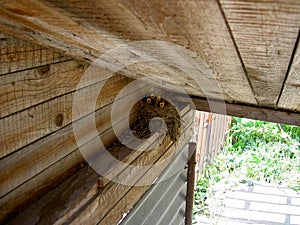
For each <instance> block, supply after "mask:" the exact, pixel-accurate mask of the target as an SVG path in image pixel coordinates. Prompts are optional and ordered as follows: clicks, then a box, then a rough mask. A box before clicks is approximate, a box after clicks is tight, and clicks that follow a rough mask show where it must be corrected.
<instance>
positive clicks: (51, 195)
mask: <svg viewBox="0 0 300 225" xmlns="http://www.w3.org/2000/svg"><path fill="white" fill-rule="evenodd" d="M165 144H166V142H165ZM165 144H164V145H163V146H161V149H163V148H164V147H165ZM152 154H153V153H152ZM147 159H148V160H150V159H151V158H148V157H147ZM140 160H142V159H140ZM143 160H145V158H144V157H143ZM90 172H91V173H89V175H87V172H86V170H85V171H83V172H82V176H81V180H82V179H85V180H86V179H87V178H90V181H91V182H93V183H94V184H93V186H92V187H91V188H92V189H91V188H89V189H86V188H84V187H86V185H88V183H89V182H81V181H80V182H79V179H78V177H76V178H75V179H74V180H73V179H71V181H68V180H67V181H65V182H64V184H65V185H66V187H70V185H69V186H68V184H72V186H71V187H74V188H75V190H73V191H75V192H76V193H77V195H78V194H80V196H83V195H84V196H87V195H88V196H89V193H95V194H96V193H97V192H98V191H97V184H96V179H95V178H96V177H97V176H99V175H97V174H96V173H95V172H92V171H90ZM93 174H96V175H93ZM69 180H70V179H69ZM70 182H71V183H70ZM76 184H77V185H80V186H83V190H84V191H81V192H78V191H77V190H78V189H76ZM113 186H120V184H112V183H110V184H108V185H107V186H105V187H104V189H103V190H102V191H101V193H102V192H103V194H102V195H101V196H102V197H103V198H104V197H105V199H107V197H108V195H109V194H113V193H115V194H116V193H118V194H119V195H121V194H122V193H126V192H115V189H113ZM108 187H109V188H108ZM123 188H130V187H128V186H124V187H123ZM71 189H72V188H71ZM111 189H113V191H112V190H111ZM119 189H120V190H122V188H120V187H119ZM93 190H94V191H93ZM106 190H111V191H112V192H111V193H107V191H106ZM54 191H55V190H54ZM56 192H57V194H58V193H60V192H62V193H63V196H65V199H66V200H68V201H71V202H72V199H73V200H75V199H74V198H75V197H76V194H75V193H73V194H72V192H71V191H70V190H69V189H67V190H66V188H60V189H59V190H58V189H56ZM108 192H110V191H108ZM84 193H87V195H86V194H84ZM74 194H75V196H74V198H68V197H67V196H68V195H70V196H73V195H74ZM48 195H49V198H46V200H45V201H46V203H47V204H46V205H45V206H43V205H42V204H38V205H37V207H38V208H40V209H41V208H43V207H47V205H48V207H49V204H57V201H56V200H55V199H56V198H59V199H60V198H61V196H59V195H55V194H54V193H49V194H48ZM91 195H93V194H91ZM120 197H121V196H120ZM89 198H90V197H87V200H88V199H89ZM110 198H111V197H110ZM82 199H83V201H84V202H86V199H85V197H84V198H82ZM49 201H50V202H52V203H50V202H49ZM60 202H63V200H60ZM79 203H80V202H79ZM76 205H77V204H76ZM71 206H72V207H71ZM32 207H33V206H31V208H32ZM70 207H71V208H70V210H71V209H72V208H74V204H70ZM77 207H79V208H80V205H79V206H78V205H77ZM102 207H105V206H104V205H102ZM106 207H107V206H106ZM75 209H76V208H75ZM53 210H54V211H53V212H52V213H53V214H49V211H48V213H47V215H43V216H45V217H46V218H48V222H49V223H50V224H54V222H55V220H56V219H57V218H56V217H53V215H54V214H55V215H58V214H57V213H58V212H59V211H57V212H56V213H55V211H56V210H60V209H59V208H58V207H56V208H55V209H54V208H53ZM62 210H64V207H63V208H62ZM27 211H28V212H29V214H27V215H26V213H25V214H22V215H21V216H20V217H18V218H19V219H21V220H22V221H26V220H24V219H25V218H26V217H27V216H29V218H31V220H30V221H31V222H32V224H35V223H36V222H37V221H38V220H41V219H43V218H41V216H42V214H39V213H38V211H37V210H34V212H36V213H38V214H39V216H38V217H35V219H33V218H34V215H33V214H32V212H33V211H32V210H27ZM71 211H72V210H71ZM25 212H26V211H25ZM40 212H41V213H42V211H40ZM63 212H64V213H63V214H62V216H63V215H64V216H63V218H65V219H67V218H68V214H67V213H66V211H65V210H64V211H63ZM73 213H74V212H73ZM101 214H102V213H101ZM103 214H105V212H103ZM24 215H26V216H25V218H24ZM22 217H23V218H22ZM49 217H50V218H49ZM18 218H17V219H16V220H13V221H12V224H14V223H18V222H17V221H18ZM58 218H61V217H60V216H58ZM63 218H61V219H63ZM27 219H28V218H27ZM49 220H50V221H49ZM60 221H61V220H60ZM56 222H58V221H56ZM60 223H61V222H58V224H60Z"/></svg>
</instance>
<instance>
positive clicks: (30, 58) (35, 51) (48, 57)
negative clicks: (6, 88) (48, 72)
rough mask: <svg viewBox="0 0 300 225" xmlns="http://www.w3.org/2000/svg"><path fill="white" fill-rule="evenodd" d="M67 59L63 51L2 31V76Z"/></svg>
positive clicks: (0, 61)
mask: <svg viewBox="0 0 300 225" xmlns="http://www.w3.org/2000/svg"><path fill="white" fill-rule="evenodd" d="M66 60H70V57H67V56H65V55H64V54H63V53H61V52H57V51H54V50H53V49H49V48H45V47H44V46H40V45H37V44H32V43H30V42H27V41H23V40H21V39H18V38H15V37H13V36H11V35H8V34H5V33H3V32H2V31H1V32H0V76H1V75H4V74H8V73H13V72H17V71H21V70H27V69H30V68H35V67H41V66H45V65H49V64H52V63H58V62H62V61H66Z"/></svg>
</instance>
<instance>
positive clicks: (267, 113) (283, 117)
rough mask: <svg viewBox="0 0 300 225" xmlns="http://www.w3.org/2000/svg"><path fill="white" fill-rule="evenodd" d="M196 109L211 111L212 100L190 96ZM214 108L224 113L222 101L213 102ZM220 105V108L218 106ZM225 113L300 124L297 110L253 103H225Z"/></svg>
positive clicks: (299, 115) (216, 111) (215, 111)
mask: <svg viewBox="0 0 300 225" xmlns="http://www.w3.org/2000/svg"><path fill="white" fill-rule="evenodd" d="M192 99H193V102H194V104H195V107H196V109H197V110H200V111H205V112H211V107H210V105H209V104H211V103H212V102H213V101H210V102H208V101H207V100H205V99H200V98H192ZM214 104H215V110H214V111H213V112H214V113H219V114H224V111H223V106H224V103H223V102H221V103H220V102H214ZM218 104H219V105H220V110H218V106H217V105H218ZM225 113H226V115H230V116H237V117H243V118H249V119H255V120H264V121H270V122H275V123H285V124H291V125H296V126H300V114H299V112H293V111H285V110H284V109H276V110H275V109H272V108H264V107H257V106H255V105H252V106H251V105H238V104H230V103H226V112H225Z"/></svg>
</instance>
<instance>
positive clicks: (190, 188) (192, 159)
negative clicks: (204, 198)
mask: <svg viewBox="0 0 300 225" xmlns="http://www.w3.org/2000/svg"><path fill="white" fill-rule="evenodd" d="M196 147H197V144H196V143H195V142H190V143H189V148H188V151H189V154H188V158H189V161H188V171H187V189H186V206H185V210H186V211H185V224H186V225H192V220H193V208H194V190H195V175H196V174H195V173H196V170H195V166H196Z"/></svg>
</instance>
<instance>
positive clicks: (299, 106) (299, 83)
mask: <svg viewBox="0 0 300 225" xmlns="http://www.w3.org/2000/svg"><path fill="white" fill-rule="evenodd" d="M299 71H300V43H299V40H298V45H297V49H296V52H295V55H294V59H293V62H292V64H291V68H290V71H289V74H288V77H287V79H286V82H285V84H284V88H283V92H282V95H281V98H280V99H279V102H278V107H280V108H288V109H291V110H296V111H298V112H300V77H299V73H300V72H299Z"/></svg>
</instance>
